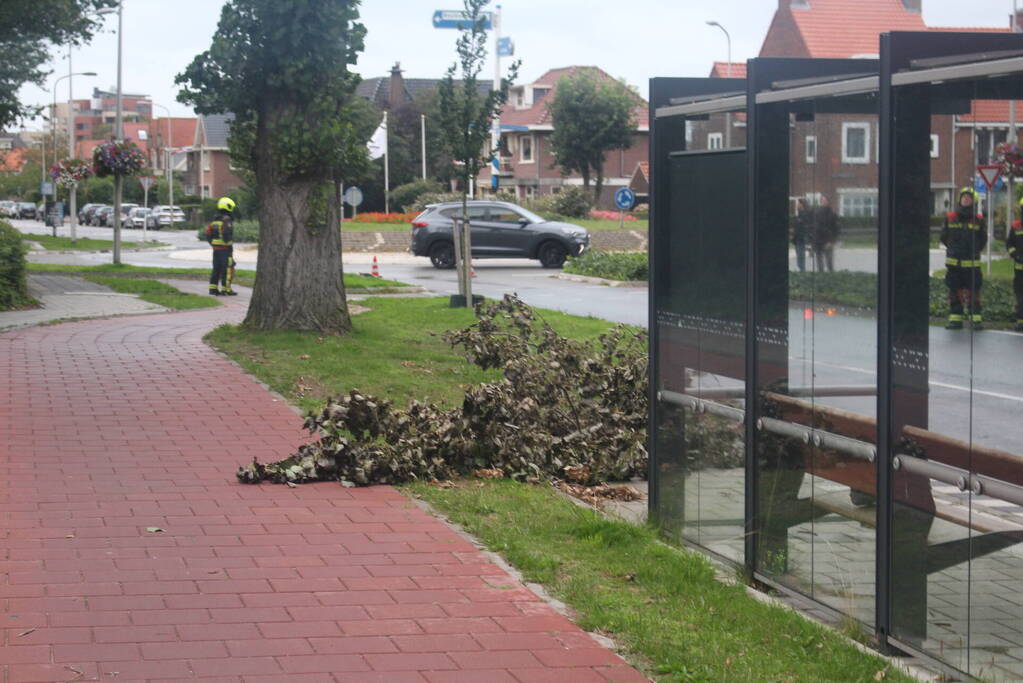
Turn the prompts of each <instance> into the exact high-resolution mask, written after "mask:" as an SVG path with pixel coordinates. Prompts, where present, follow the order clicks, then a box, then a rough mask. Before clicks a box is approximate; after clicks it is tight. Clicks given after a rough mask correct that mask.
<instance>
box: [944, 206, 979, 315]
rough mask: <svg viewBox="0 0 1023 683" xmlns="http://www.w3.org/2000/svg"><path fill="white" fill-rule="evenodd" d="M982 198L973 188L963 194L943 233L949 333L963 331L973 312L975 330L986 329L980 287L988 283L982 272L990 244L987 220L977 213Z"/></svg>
mask: <svg viewBox="0 0 1023 683" xmlns="http://www.w3.org/2000/svg"><path fill="white" fill-rule="evenodd" d="M979 199H980V195H978V194H977V192H976V191H974V190H973V188H971V187H964V188H963V189H961V190H960V191H959V201H958V203H957V204H958V206H957V207H956V210H955V211H950V212H949V213H947V214H945V226H944V227H943V228H942V230H941V243H942V244H943V245H945V268H946V271H945V285H946V286H947V287H948V324H946V325H945V327H946V329H949V330H961V329H963V321H964V320H966V312H965V310H964V309H966V308H968V309H969V319H970V323H971V324H972V326H973V329H975V330H981V329H983V328H984V322H983V318H982V317H981V304H980V288H981V286H982V285H983V284H984V280H983V276H982V275H981V273H980V252H981V251H982V250H983V249H984V247H985V246H986V245H987V232H986V231H985V230H984V217H983V215H981V213H980V211H978V210H977V202H978V201H979Z"/></svg>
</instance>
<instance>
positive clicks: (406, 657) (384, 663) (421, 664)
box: [366, 652, 458, 671]
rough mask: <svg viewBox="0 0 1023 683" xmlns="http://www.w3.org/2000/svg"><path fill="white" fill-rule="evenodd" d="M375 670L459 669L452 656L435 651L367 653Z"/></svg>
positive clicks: (368, 659)
mask: <svg viewBox="0 0 1023 683" xmlns="http://www.w3.org/2000/svg"><path fill="white" fill-rule="evenodd" d="M366 661H367V662H368V663H369V665H370V667H372V669H373V670H374V671H442V670H444V669H457V668H458V666H457V665H456V664H455V663H454V661H452V659H451V658H450V657H448V656H447V655H445V654H440V653H435V652H424V653H401V654H384V655H366Z"/></svg>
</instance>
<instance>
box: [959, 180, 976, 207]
mask: <svg viewBox="0 0 1023 683" xmlns="http://www.w3.org/2000/svg"><path fill="white" fill-rule="evenodd" d="M964 194H968V195H970V198H971V199H972V200H973V204H974V206H976V205H977V204H979V203H980V193H979V192H977V191H976V190H974V189H973V188H972V187H970V186H969V185H967V186H966V187H964V188H963V189H961V190H959V194H958V195H956V196H958V197H959V198H960V199H961V198H962V196H963V195H964Z"/></svg>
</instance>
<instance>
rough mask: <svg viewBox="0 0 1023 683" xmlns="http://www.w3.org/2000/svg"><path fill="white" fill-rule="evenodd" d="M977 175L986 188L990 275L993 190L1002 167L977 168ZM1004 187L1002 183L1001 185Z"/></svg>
mask: <svg viewBox="0 0 1023 683" xmlns="http://www.w3.org/2000/svg"><path fill="white" fill-rule="evenodd" d="M977 174H978V175H979V176H980V179H981V180H983V181H984V186H985V187H986V188H987V196H988V202H987V209H988V211H987V274H988V275H991V243H992V242H994V241H995V198H994V191H993V190H994V189H995V187H996V186H997V184H998V181H999V180H1001V176H1002V167H1001V166H999V165H997V164H984V165H981V166H977ZM1003 185H1004V183H1003Z"/></svg>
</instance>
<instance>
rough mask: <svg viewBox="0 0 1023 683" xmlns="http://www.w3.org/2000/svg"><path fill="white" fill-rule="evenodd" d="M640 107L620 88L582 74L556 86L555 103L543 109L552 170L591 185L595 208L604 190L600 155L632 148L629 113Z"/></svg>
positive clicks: (591, 74) (632, 123)
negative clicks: (549, 126)
mask: <svg viewBox="0 0 1023 683" xmlns="http://www.w3.org/2000/svg"><path fill="white" fill-rule="evenodd" d="M640 103H641V102H640V101H639V100H638V96H637V95H635V94H634V93H632V92H631V91H630V90H629V89H628V88H627V87H626V86H625V85H623V84H621V83H619V82H617V81H611V80H601V79H600V78H599V77H598V75H597V73H596V72H590V71H587V70H581V71H579V72H577V73H575V74H573V75H571V76H566V77H564V78H562V79H561V80H560V81H559V82H558V87H557V91H556V93H555V95H554V100H553V101H552V102H550V103H549V104H548V105H547V108H548V110H549V111H550V113H551V123H552V124H553V126H554V133H552V134H551V150H552V152H553V153H554V157H555V159H556V160H557V161H556V165H557V166H558V167H560V168H561V172H562V173H564V174H565V175H568V174H570V173H573V172H578V173H579V174H580V175H581V176H582V177H583V186H584V187H587V188H589V187H590V181H591V180H594V181H595V187H594V191H593V197H594V201H595V202H596V201H599V200H600V193H601V190H603V188H604V155H605V154H607V152H610V151H612V150H615V149H627V148H628V147H630V146H631V145H632V139H633V135H634V134H635V132H636V120H635V117H634V115H633V109H634V108H635V107H636V106H637V105H638V104H640Z"/></svg>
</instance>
